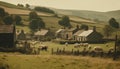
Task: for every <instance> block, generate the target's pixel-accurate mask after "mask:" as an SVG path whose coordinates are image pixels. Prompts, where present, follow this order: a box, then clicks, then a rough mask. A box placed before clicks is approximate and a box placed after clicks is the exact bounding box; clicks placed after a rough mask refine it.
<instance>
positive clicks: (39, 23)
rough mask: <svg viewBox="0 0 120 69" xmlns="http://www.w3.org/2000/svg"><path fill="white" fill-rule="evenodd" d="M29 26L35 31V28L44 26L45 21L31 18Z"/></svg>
mask: <svg viewBox="0 0 120 69" xmlns="http://www.w3.org/2000/svg"><path fill="white" fill-rule="evenodd" d="M29 28H30V29H31V30H32V31H36V30H37V29H41V28H45V23H44V22H43V20H41V19H33V20H32V21H31V22H30V24H29Z"/></svg>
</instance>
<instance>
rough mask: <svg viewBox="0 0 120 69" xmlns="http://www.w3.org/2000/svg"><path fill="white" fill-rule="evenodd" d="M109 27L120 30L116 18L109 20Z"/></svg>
mask: <svg viewBox="0 0 120 69" xmlns="http://www.w3.org/2000/svg"><path fill="white" fill-rule="evenodd" d="M109 25H110V26H112V27H113V28H117V29H118V28H119V23H118V22H117V21H116V20H115V18H111V19H110V20H109Z"/></svg>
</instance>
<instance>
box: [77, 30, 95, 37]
mask: <svg viewBox="0 0 120 69" xmlns="http://www.w3.org/2000/svg"><path fill="white" fill-rule="evenodd" d="M92 32H93V30H87V31H83V32H82V33H81V34H79V35H78V36H85V37H87V36H88V35H90V34H91V33H92Z"/></svg>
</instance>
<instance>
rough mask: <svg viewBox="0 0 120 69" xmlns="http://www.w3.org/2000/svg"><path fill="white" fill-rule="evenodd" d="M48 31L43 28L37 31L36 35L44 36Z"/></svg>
mask: <svg viewBox="0 0 120 69" xmlns="http://www.w3.org/2000/svg"><path fill="white" fill-rule="evenodd" d="M47 33H48V30H45V29H41V30H40V31H37V32H36V33H35V35H37V36H40V35H41V36H44V35H46V34H47Z"/></svg>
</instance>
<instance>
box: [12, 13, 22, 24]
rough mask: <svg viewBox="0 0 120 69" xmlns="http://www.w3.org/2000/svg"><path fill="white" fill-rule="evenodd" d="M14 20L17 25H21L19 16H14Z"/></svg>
mask: <svg viewBox="0 0 120 69" xmlns="http://www.w3.org/2000/svg"><path fill="white" fill-rule="evenodd" d="M14 20H15V23H16V24H17V25H22V22H21V21H22V18H21V17H20V16H19V15H16V16H15V19H14Z"/></svg>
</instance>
